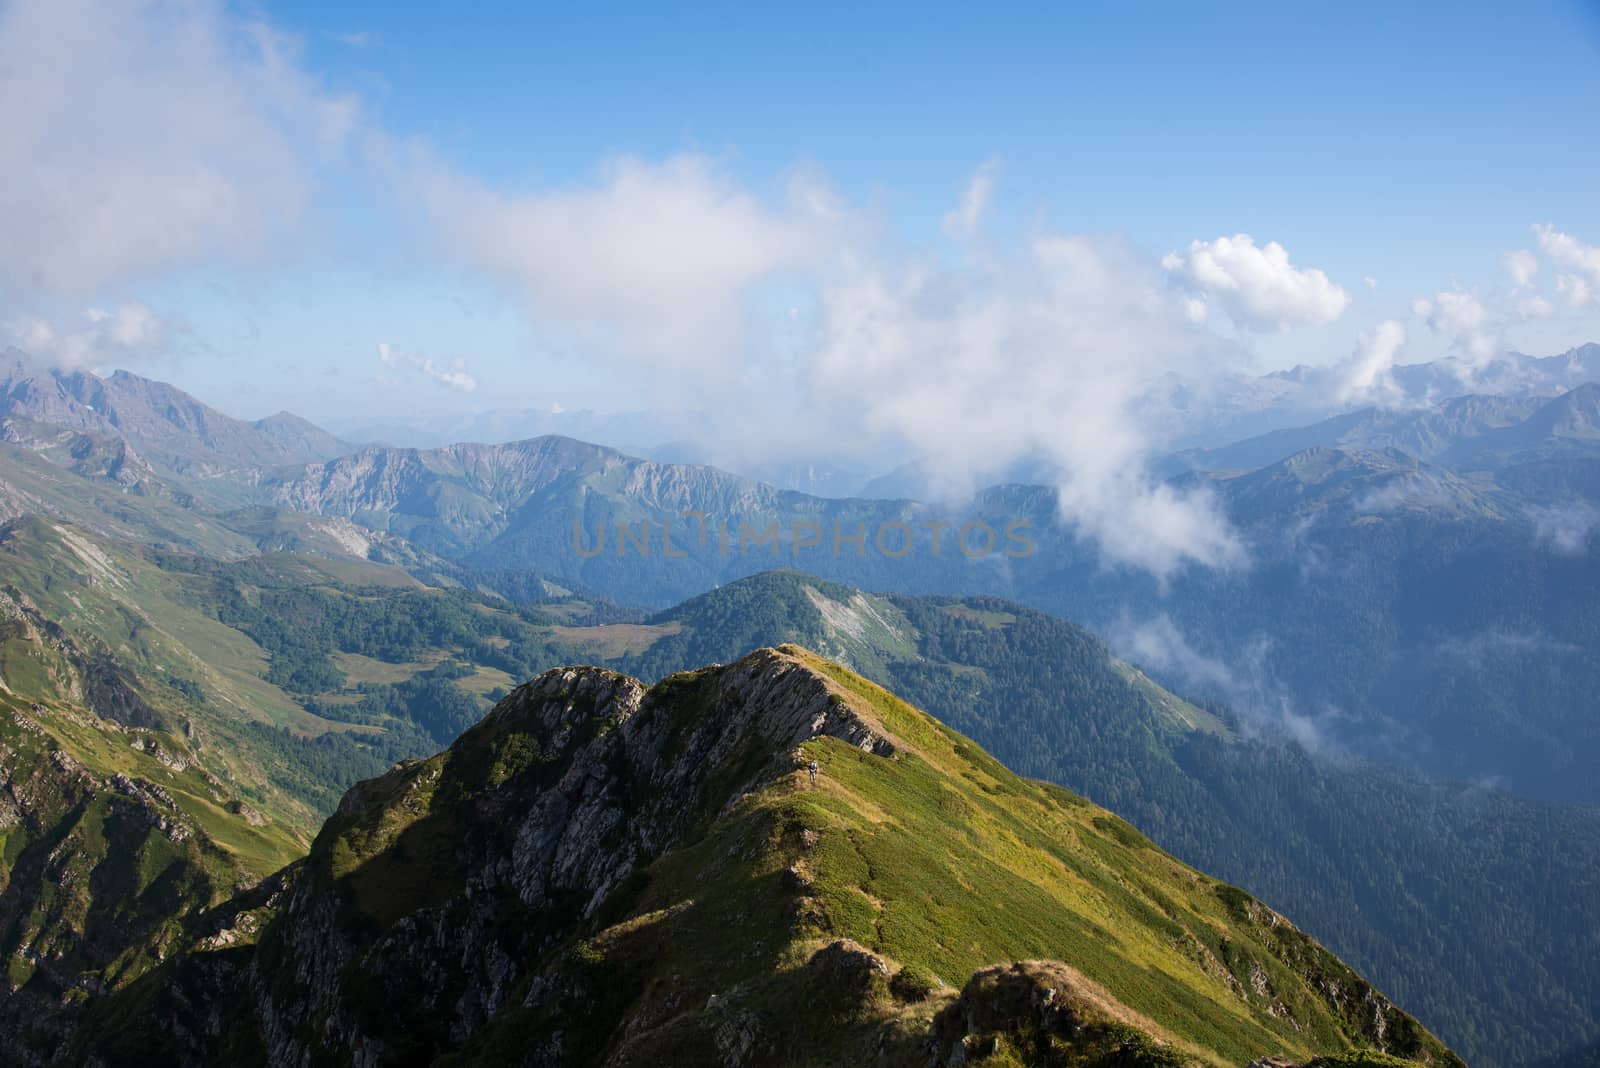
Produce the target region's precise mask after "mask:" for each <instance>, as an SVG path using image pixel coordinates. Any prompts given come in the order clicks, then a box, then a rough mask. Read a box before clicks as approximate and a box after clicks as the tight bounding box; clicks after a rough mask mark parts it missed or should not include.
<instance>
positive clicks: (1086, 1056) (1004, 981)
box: [928, 960, 1192, 1068]
mask: <svg viewBox="0 0 1600 1068" xmlns="http://www.w3.org/2000/svg"><path fill="white" fill-rule="evenodd" d="M1154 1031H1155V1025H1154V1024H1152V1023H1151V1022H1150V1021H1149V1020H1146V1019H1143V1018H1141V1017H1140V1016H1139V1015H1138V1014H1136V1013H1134V1012H1133V1011H1132V1010H1130V1009H1128V1008H1127V1007H1126V1006H1125V1005H1122V1004H1121V1003H1120V1002H1118V1001H1117V1000H1116V999H1115V998H1113V997H1112V996H1111V995H1110V994H1108V993H1107V992H1106V991H1105V990H1104V989H1102V988H1100V987H1099V986H1098V985H1097V984H1095V983H1093V982H1091V981H1090V980H1088V979H1086V978H1085V977H1084V976H1083V975H1082V974H1081V973H1079V972H1078V971H1077V970H1076V969H1075V968H1072V967H1070V966H1069V965H1066V964H1063V963H1061V962H1060V961H1041V960H1034V961H1017V962H1015V963H1012V964H1005V965H997V966H995V967H993V968H985V969H983V970H982V971H980V972H978V973H977V974H975V975H974V976H973V977H972V978H971V979H970V980H968V982H967V985H966V986H965V987H963V988H962V990H961V996H960V997H959V998H958V999H957V1000H956V1001H955V1002H953V1003H952V1004H951V1005H949V1006H948V1007H947V1008H945V1009H944V1010H943V1011H942V1012H940V1013H939V1014H938V1015H937V1016H935V1017H934V1019H933V1024H932V1027H931V1028H930V1029H929V1035H928V1048H929V1055H930V1063H931V1064H933V1065H949V1066H956V1065H966V1064H973V1063H981V1062H982V1061H983V1060H985V1059H986V1058H988V1057H990V1056H991V1055H995V1054H998V1053H1001V1052H1002V1050H1004V1051H1006V1052H1007V1053H1009V1054H1010V1057H1009V1058H1007V1059H1003V1061H1002V1063H1016V1061H1017V1060H1018V1059H1020V1061H1021V1062H1022V1063H1024V1064H1041V1065H1042V1064H1057V1063H1082V1064H1115V1065H1119V1066H1124V1065H1125V1066H1128V1068H1140V1066H1149V1068H1166V1066H1175V1065H1180V1064H1183V1063H1185V1062H1187V1061H1189V1060H1191V1059H1192V1057H1191V1056H1188V1055H1186V1054H1185V1053H1184V1052H1182V1051H1179V1050H1175V1049H1173V1048H1172V1047H1171V1046H1170V1045H1169V1044H1167V1043H1165V1042H1162V1041H1160V1040H1158V1039H1157V1038H1156V1037H1155V1036H1154V1034H1153V1032H1154Z"/></svg>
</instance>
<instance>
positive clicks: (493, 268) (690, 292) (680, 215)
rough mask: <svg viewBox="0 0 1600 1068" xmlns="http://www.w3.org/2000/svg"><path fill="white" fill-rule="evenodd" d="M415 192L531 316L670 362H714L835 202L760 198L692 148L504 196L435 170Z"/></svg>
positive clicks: (818, 249)
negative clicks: (753, 295) (754, 297)
mask: <svg viewBox="0 0 1600 1068" xmlns="http://www.w3.org/2000/svg"><path fill="white" fill-rule="evenodd" d="M422 191H423V196H424V199H425V201H426V203H427V206H428V208H429V210H430V212H431V214H432V216H433V220H434V223H435V225H436V226H437V227H438V228H439V231H440V233H441V234H442V236H443V238H444V240H445V242H446V244H448V245H449V246H450V247H451V248H453V250H454V251H455V252H456V253H457V254H459V255H461V256H462V257H464V258H465V259H466V260H468V261H469V262H471V263H473V264H475V265H476V266H478V267H480V268H482V269H484V270H487V271H488V272H490V273H492V274H494V275H496V276H498V277H500V278H502V279H503V280H505V281H506V282H508V283H509V284H510V285H511V286H512V287H513V289H514V290H516V291H517V292H519V293H520V294H521V295H523V296H525V297H526V299H527V301H528V304H529V306H530V308H531V310H532V312H533V315H534V317H535V318H536V319H537V320H540V321H543V322H546V323H550V324H558V325H564V326H568V327H571V328H574V329H576V330H578V331H579V332H581V333H584V334H586V335H587V337H588V339H589V340H590V341H591V342H595V343H598V344H600V345H601V346H603V347H609V348H611V349H613V350H614V351H616V352H620V353H622V354H624V355H631V356H635V357H640V358H643V359H646V360H648V361H650V362H654V363H658V364H662V363H664V364H668V365H675V366H696V365H717V366H720V365H722V364H723V363H724V362H725V361H726V360H727V359H728V358H729V357H730V355H731V354H732V353H733V352H734V351H735V350H736V347H737V345H738V342H739V341H740V339H741V336H742V333H743V327H744V325H745V316H746V309H747V303H746V300H747V298H748V297H749V295H750V292H751V290H752V287H754V286H755V285H756V284H757V283H759V282H761V281H763V280H766V279H771V278H773V277H775V276H777V275H779V274H781V273H783V272H785V271H790V270H794V269H796V268H799V267H801V266H803V265H806V264H810V263H812V262H814V261H815V260H816V258H817V257H818V256H819V255H820V254H821V253H822V252H823V251H824V249H825V247H826V245H825V243H824V241H823V239H822V235H823V232H824V231H825V230H826V228H827V227H828V226H829V225H830V212H831V211H832V205H831V201H830V198H829V196H828V194H827V193H826V191H824V190H822V189H820V188H819V187H818V186H816V185H815V184H812V183H810V182H807V181H804V180H796V181H795V182H793V183H792V184H791V186H790V188H789V190H788V194H787V197H786V198H785V199H783V201H782V202H780V203H776V204H773V203H767V202H764V201H763V200H761V199H760V198H758V197H756V196H754V195H752V194H751V193H749V192H747V191H745V190H744V189H742V188H741V187H740V186H738V185H737V184H736V183H735V182H734V181H733V180H732V179H731V178H730V177H728V176H727V175H726V174H725V173H723V172H722V171H721V170H720V169H719V168H718V167H717V166H716V164H715V163H714V162H713V161H711V160H709V159H707V158H706V157H704V156H696V155H685V156H676V157H673V158H671V159H668V160H666V161H664V162H661V163H651V162H647V161H644V160H639V159H633V158H624V159H620V160H617V161H615V162H614V163H612V164H611V165H610V166H608V167H607V168H606V169H605V171H604V173H603V174H602V175H601V176H600V180H599V181H598V182H597V183H595V184H591V185H587V186H583V187H578V188H570V189H559V190H551V191H543V192H533V193H526V194H522V195H513V194H504V193H499V192H495V191H492V190H489V189H487V188H485V187H483V186H481V185H478V184H475V183H472V182H469V181H466V180H464V179H460V178H456V177H452V176H448V175H441V174H435V175H434V176H433V177H431V178H430V179H428V180H426V181H425V182H424V183H423V190H422Z"/></svg>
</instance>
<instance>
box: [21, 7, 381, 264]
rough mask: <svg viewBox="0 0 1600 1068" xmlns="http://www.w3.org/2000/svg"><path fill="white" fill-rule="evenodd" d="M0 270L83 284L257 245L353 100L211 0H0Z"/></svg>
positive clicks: (298, 197)
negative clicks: (0, 246)
mask: <svg viewBox="0 0 1600 1068" xmlns="http://www.w3.org/2000/svg"><path fill="white" fill-rule="evenodd" d="M0 100H5V101H6V102H7V105H6V106H5V107H4V108H0V159H4V160H6V161H7V164H6V173H5V178H4V181H0V233H4V234H5V235H6V236H5V255H4V257H0V284H7V283H9V284H11V285H14V286H18V287H24V288H30V289H34V290H45V291H67V292H80V293H82V292H90V291H94V290H97V289H99V288H101V287H103V286H105V285H108V284H112V283H117V282H123V281H126V280H128V279H130V278H134V277H138V276H141V275H143V274H145V273H147V272H153V271H160V270H163V269H166V268H171V267H175V266H181V265H185V264H193V263H197V262H202V261H207V260H209V259H211V258H216V257H220V258H224V259H230V260H231V259H236V258H238V257H240V256H247V255H250V254H252V253H254V252H258V251H260V250H261V249H263V248H264V247H266V246H267V245H269V244H270V243H271V242H272V241H273V240H274V239H275V238H276V237H277V236H278V235H280V234H282V233H283V232H285V231H286V230H288V229H290V228H291V227H292V226H293V225H294V224H295V223H296V222H298V221H299V220H300V219H301V218H302V217H303V215H304V214H305V212H306V210H307V206H308V204H309V203H310V201H311V199H312V197H313V195H314V193H313V186H314V183H315V180H316V177H317V175H316V173H315V172H316V171H317V169H318V168H319V167H320V166H322V165H323V164H324V163H326V162H327V161H329V160H330V159H332V158H334V157H336V156H337V154H338V153H339V152H340V151H341V149H342V145H343V143H344V141H345V138H346V135H347V133H348V131H349V130H350V128H351V124H352V122H353V120H354V115H355V105H354V103H353V102H352V101H351V100H349V99H346V98H342V97H337V96H334V95H332V94H329V93H327V92H326V91H324V90H323V89H322V88H321V87H320V86H319V85H318V84H317V83H316V82H315V81H314V80H313V79H311V78H310V77H308V76H307V75H306V74H305V73H304V72H303V71H302V70H301V69H300V68H299V66H298V65H297V62H296V57H295V55H294V51H293V48H292V43H291V42H290V41H288V40H287V39H285V38H283V37H281V36H279V35H277V34H275V33H274V32H272V31H271V30H269V29H268V28H266V27H265V26H264V25H262V24H260V23H256V22H250V21H243V20H241V19H239V18H236V17H235V16H233V15H232V14H231V13H230V12H229V11H227V10H226V9H225V8H224V7H223V6H222V5H221V4H220V3H216V2H212V0H150V2H144V3H122V2H117V0H13V2H11V3H7V4H5V5H4V6H0Z"/></svg>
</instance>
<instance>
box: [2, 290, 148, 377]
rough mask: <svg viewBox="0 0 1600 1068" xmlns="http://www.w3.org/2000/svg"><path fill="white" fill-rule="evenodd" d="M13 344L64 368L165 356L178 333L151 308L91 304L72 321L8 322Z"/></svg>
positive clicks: (23, 319)
mask: <svg viewBox="0 0 1600 1068" xmlns="http://www.w3.org/2000/svg"><path fill="white" fill-rule="evenodd" d="M7 333H8V334H9V335H10V337H11V342H12V343H13V344H15V345H16V346H17V347H18V348H20V349H22V350H23V351H24V352H27V353H28V354H29V355H30V356H33V357H35V358H37V359H40V360H43V361H44V362H46V363H48V364H50V365H52V366H54V367H60V368H62V369H64V370H76V369H78V368H84V367H88V368H94V367H110V366H117V365H118V364H139V363H144V362H146V361H148V360H150V359H152V358H156V357H159V356H161V355H164V354H165V352H166V351H167V348H168V346H169V345H170V344H171V341H172V336H173V333H174V331H173V330H172V329H171V328H170V327H169V326H168V324H166V323H165V322H163V321H162V319H161V317H160V316H158V315H157V314H156V313H155V312H153V311H151V310H150V308H149V307H147V306H146V305H144V304H142V303H140V302H138V301H129V302H127V303H125V304H121V305H119V306H117V307H116V308H113V309H111V310H110V311H107V310H105V309H102V308H87V309H85V310H84V311H83V312H82V313H81V314H79V315H77V316H76V317H73V318H70V319H58V320H49V319H43V318H40V317H38V316H21V317H19V318H17V319H14V320H12V321H11V322H10V323H8V324H7Z"/></svg>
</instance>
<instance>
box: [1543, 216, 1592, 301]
mask: <svg viewBox="0 0 1600 1068" xmlns="http://www.w3.org/2000/svg"><path fill="white" fill-rule="evenodd" d="M1533 232H1534V235H1535V236H1536V237H1537V238H1538V241H1539V251H1541V252H1543V253H1544V254H1545V255H1546V256H1547V257H1549V259H1550V261H1551V262H1552V263H1554V264H1556V266H1558V267H1562V268H1565V270H1564V271H1563V272H1562V273H1561V274H1558V275H1557V276H1556V292H1557V293H1559V294H1560V295H1561V296H1563V297H1565V298H1566V301H1567V303H1568V304H1570V305H1571V306H1572V307H1574V308H1584V307H1588V306H1589V305H1591V304H1596V303H1600V246H1596V245H1589V244H1585V243H1584V242H1582V241H1580V240H1578V239H1577V238H1575V237H1573V236H1572V235H1571V234H1568V233H1563V232H1562V231H1560V230H1557V229H1556V228H1555V227H1553V226H1551V225H1549V224H1548V223H1544V224H1539V225H1536V226H1534V228H1533Z"/></svg>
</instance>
